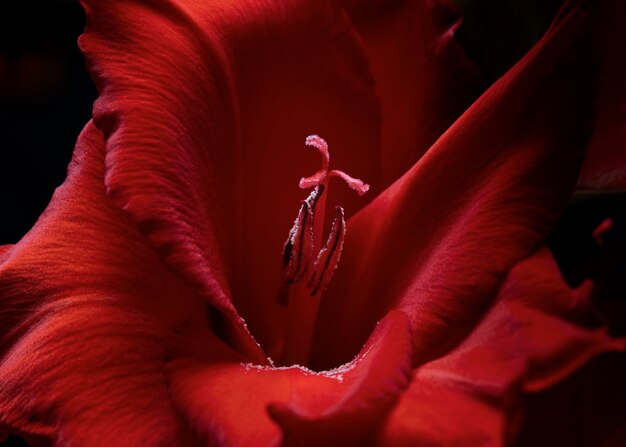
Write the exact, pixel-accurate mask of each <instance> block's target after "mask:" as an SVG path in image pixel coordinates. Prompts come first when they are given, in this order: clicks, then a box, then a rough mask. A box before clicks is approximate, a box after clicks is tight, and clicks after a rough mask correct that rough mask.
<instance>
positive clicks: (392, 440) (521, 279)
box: [382, 250, 626, 446]
mask: <svg viewBox="0 0 626 447" xmlns="http://www.w3.org/2000/svg"><path fill="white" fill-rule="evenodd" d="M590 292H591V289H590V288H589V287H587V286H581V288H579V289H577V290H570V289H569V288H568V286H567V285H566V284H565V282H564V281H563V279H562V278H561V277H560V273H559V270H558V268H557V266H556V264H555V263H554V261H553V259H552V257H551V255H550V253H549V252H548V251H547V250H541V251H539V252H538V253H537V254H535V255H533V256H531V257H530V258H529V259H527V260H525V261H523V262H521V263H520V264H519V265H518V266H516V267H515V268H514V269H513V270H512V271H511V273H510V274H509V276H508V278H507V280H506V281H505V283H504V285H503V287H502V289H501V290H500V293H499V296H498V299H497V301H496V303H495V305H494V306H493V308H492V309H491V310H490V311H489V313H488V314H487V315H486V316H485V318H484V319H483V320H481V322H480V323H479V324H478V326H477V327H476V329H475V330H474V331H473V332H472V334H471V335H470V336H469V337H468V338H467V339H466V340H465V341H463V343H461V344H460V345H459V346H458V347H457V348H456V349H454V350H453V351H452V352H450V353H449V354H448V355H446V356H444V357H442V358H440V359H438V360H435V361H433V362H430V363H427V364H425V365H424V366H422V367H419V368H417V369H416V370H415V371H414V374H413V381H412V383H411V386H410V388H409V390H408V391H407V392H406V393H405V394H404V395H403V397H402V399H401V401H400V403H399V404H398V406H397V407H396V408H395V409H394V412H393V413H392V415H391V416H390V418H389V420H388V422H387V426H386V429H385V431H384V433H383V435H382V444H384V445H407V446H408V445H430V446H448V445H455V446H499V445H501V446H504V445H508V441H510V440H512V439H514V438H515V435H516V433H517V431H518V428H519V424H520V422H521V418H522V417H523V407H524V400H525V399H524V393H534V392H538V391H541V390H544V389H546V388H548V387H550V386H552V385H554V384H555V383H557V382H559V381H561V380H563V379H564V378H565V377H567V376H569V375H571V374H572V373H573V372H574V371H576V370H577V369H578V368H580V367H581V366H582V365H583V364H585V363H586V362H588V361H589V360H590V359H591V358H593V357H594V356H596V355H598V354H600V353H603V352H607V351H615V350H622V351H623V350H624V349H626V339H613V338H611V337H610V336H609V335H608V334H607V332H606V330H605V329H604V328H598V327H595V328H594V327H589V326H583V325H580V324H578V323H577V321H580V319H581V317H583V316H589V313H590V310H591V308H590V296H591V293H590ZM559 411H560V410H559ZM580 423H581V424H584V423H585V421H581V422H580ZM528 445H535V443H530V444H528ZM568 445H569V444H568Z"/></svg>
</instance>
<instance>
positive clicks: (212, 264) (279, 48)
mask: <svg viewBox="0 0 626 447" xmlns="http://www.w3.org/2000/svg"><path fill="white" fill-rule="evenodd" d="M83 4H84V5H85V8H86V10H87V18H88V26H87V29H86V32H85V34H84V35H83V36H82V37H81V40H80V43H81V48H82V49H83V51H84V52H85V54H86V57H87V60H88V61H89V67H90V70H91V72H92V74H93V75H94V76H95V78H96V81H97V84H98V86H99V90H100V97H99V99H98V101H97V102H96V105H95V109H94V119H95V122H96V124H97V126H98V127H99V128H100V129H102V130H103V132H104V134H105V138H106V141H107V146H106V147H107V152H106V164H107V176H106V185H107V192H108V194H109V196H110V197H111V198H112V199H113V200H114V201H115V203H116V204H118V205H119V206H120V207H122V208H123V209H125V210H126V211H128V212H129V213H130V215H131V217H132V218H133V220H134V221H135V222H136V223H137V225H138V226H139V228H140V230H141V231H142V233H143V234H145V235H146V236H147V238H148V239H149V240H150V241H151V243H152V244H153V246H154V247H155V248H156V249H157V251H158V252H159V253H160V255H161V256H162V257H163V258H164V260H165V262H166V264H167V265H168V266H169V268H170V269H171V270H172V271H174V272H176V274H177V275H179V276H181V277H183V278H185V280H187V281H188V282H189V283H191V284H193V285H194V286H195V287H196V288H197V289H198V290H199V291H201V293H202V294H203V295H204V296H205V297H206V298H207V299H208V300H209V301H210V302H211V303H213V304H214V305H215V306H216V307H218V308H219V309H221V310H222V311H223V312H224V313H225V314H226V315H228V316H229V318H231V319H232V320H233V321H235V322H236V323H237V324H238V325H239V326H240V328H241V329H242V331H244V332H245V329H244V325H243V321H242V320H240V319H239V317H238V316H237V314H236V311H235V309H234V306H233V302H234V303H235V305H236V307H237V311H239V313H240V314H241V315H242V316H243V317H244V318H246V320H247V322H248V323H249V326H250V329H251V330H252V332H253V333H254V334H255V336H256V337H257V338H258V339H259V340H260V341H261V342H262V343H263V344H264V345H266V346H270V345H271V343H272V340H273V339H275V338H276V337H277V336H278V335H279V333H278V332H279V331H278V328H280V327H281V326H282V324H281V317H282V308H281V307H280V306H279V304H278V303H277V302H276V295H277V294H278V292H279V290H280V287H281V285H282V282H283V279H284V278H283V273H282V270H281V249H282V245H283V242H284V239H285V237H286V235H287V234H288V231H289V228H290V225H291V223H292V221H293V214H294V213H295V212H296V211H297V209H298V203H299V200H301V199H302V191H301V190H299V188H298V180H299V179H300V177H303V176H306V175H309V174H310V173H311V172H314V171H315V169H316V168H317V166H318V165H319V161H318V160H317V156H316V155H315V154H314V153H311V152H310V151H307V150H306V149H305V148H304V144H303V142H304V138H305V137H306V136H307V135H310V134H312V133H319V134H321V135H323V136H324V137H325V138H327V139H328V140H329V141H331V142H332V146H333V164H334V165H335V166H337V167H341V166H348V165H349V166H350V172H351V173H352V174H353V175H355V176H357V177H359V178H366V179H367V180H368V182H370V183H376V176H377V173H376V170H377V166H378V157H379V140H380V139H379V109H378V102H377V99H376V96H375V94H374V91H373V80H372V78H371V76H370V74H369V69H368V66H367V61H366V59H365V58H364V56H363V53H362V50H361V48H360V46H359V45H358V42H357V40H356V38H355V35H354V33H353V31H352V29H351V24H350V21H349V20H348V18H347V17H346V16H345V14H343V12H342V10H341V9H340V8H338V7H336V6H334V4H333V3H332V2H328V1H318V0H307V1H286V2H274V1H269V0H244V1H237V2H219V1H207V2H189V1H187V2H185V1H177V0H160V1H156V2H151V3H147V2H143V1H138V0H135V1H120V0H113V1H108V2H106V4H105V3H103V2H100V1H92V0H85V1H84V2H83ZM354 153H358V154H359V156H358V157H354V156H353V154H354ZM338 190H340V189H339V188H338ZM333 196H335V199H333V200H338V201H340V202H342V203H343V204H344V205H345V206H346V208H347V209H348V210H354V209H355V207H356V206H357V205H358V202H357V199H355V198H354V197H353V195H351V194H350V193H349V192H348V191H339V192H337V193H333ZM359 200H365V199H359ZM361 203H364V202H361Z"/></svg>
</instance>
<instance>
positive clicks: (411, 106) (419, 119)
mask: <svg viewBox="0 0 626 447" xmlns="http://www.w3.org/2000/svg"><path fill="white" fill-rule="evenodd" d="M344 3H345V4H346V9H347V10H348V13H349V15H350V16H351V18H352V20H353V22H354V24H355V27H356V29H357V31H358V32H359V34H360V36H361V37H362V39H363V41H364V47H365V51H366V54H367V58H368V60H369V63H370V66H371V69H372V73H373V75H374V79H375V80H376V92H377V94H378V97H379V98H380V103H381V110H382V135H381V138H382V151H383V152H382V160H381V161H382V170H383V176H384V185H389V184H390V183H392V182H393V181H395V180H396V179H397V178H398V177H400V176H401V175H402V174H404V173H405V172H406V171H407V170H408V169H409V168H410V167H411V166H412V165H413V164H414V163H415V162H416V161H417V160H418V159H419V158H420V157H421V156H422V155H423V154H424V153H425V152H426V151H427V150H428V148H429V147H430V146H431V145H432V144H433V143H434V142H435V141H436V139H437V138H439V136H441V134H442V133H443V132H444V131H445V130H446V129H447V128H448V127H449V126H450V125H451V124H452V122H453V121H454V120H455V119H456V118H457V117H458V116H459V115H461V113H462V112H463V111H465V109H466V108H467V107H468V106H469V105H470V104H471V102H472V101H473V100H474V99H476V98H477V97H478V95H479V94H480V93H481V91H482V88H481V87H482V78H481V76H480V74H479V72H478V69H477V67H476V66H475V65H474V64H473V63H472V62H471V61H470V60H469V59H468V58H467V57H466V55H465V53H464V51H463V50H462V49H461V47H460V46H459V45H458V44H457V42H456V40H455V33H456V30H457V28H458V27H459V25H460V24H461V18H460V16H459V13H458V11H457V10H456V8H455V7H454V5H453V4H452V2H451V1H450V0H435V1H432V0H413V1H385V2H372V1H362V0H357V1H350V0H346V1H344ZM366 180H367V179H366Z"/></svg>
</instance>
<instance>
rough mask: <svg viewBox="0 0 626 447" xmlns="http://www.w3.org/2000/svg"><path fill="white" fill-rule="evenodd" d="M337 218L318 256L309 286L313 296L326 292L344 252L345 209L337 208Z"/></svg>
mask: <svg viewBox="0 0 626 447" xmlns="http://www.w3.org/2000/svg"><path fill="white" fill-rule="evenodd" d="M335 210H336V216H335V219H334V220H333V225H332V228H331V230H330V234H329V235H328V240H327V241H326V245H324V248H322V249H321V250H320V252H319V254H318V255H317V259H316V260H315V265H314V267H313V275H312V276H311V279H310V280H309V283H308V284H307V286H308V287H309V288H310V289H311V296H314V295H316V294H317V293H318V292H320V291H324V289H325V288H326V286H327V285H328V283H329V282H330V279H331V278H332V276H333V274H334V273H335V270H336V269H337V265H339V259H340V258H341V251H342V250H343V241H344V239H345V237H346V221H345V219H344V212H343V208H342V207H340V206H338V207H336V208H335Z"/></svg>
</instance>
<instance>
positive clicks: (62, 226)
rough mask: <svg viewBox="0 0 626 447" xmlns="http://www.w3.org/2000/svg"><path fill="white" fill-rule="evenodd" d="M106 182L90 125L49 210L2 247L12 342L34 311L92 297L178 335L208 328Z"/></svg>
mask: <svg viewBox="0 0 626 447" xmlns="http://www.w3.org/2000/svg"><path fill="white" fill-rule="evenodd" d="M103 176H104V143H103V140H102V134H101V133H100V132H99V131H98V130H97V129H96V128H95V127H94V125H93V123H89V124H87V126H86V127H85V129H84V131H83V132H82V134H81V136H80V137H79V139H78V142H77V145H76V150H75V153H74V158H73V160H72V163H71V165H70V167H69V170H68V177H67V179H66V181H65V183H64V184H63V185H62V186H61V187H60V188H58V189H57V191H56V192H55V194H54V196H53V197H52V200H51V202H50V205H49V206H48V208H47V209H46V211H45V212H44V213H43V215H42V216H41V217H40V219H39V220H38V222H37V223H36V224H35V226H34V227H33V228H32V230H31V231H30V232H29V233H28V234H27V235H26V236H25V237H24V238H23V239H22V240H21V241H19V242H18V243H17V244H15V245H14V246H7V248H4V249H0V261H2V262H1V263H0V297H1V300H2V305H0V327H2V328H3V331H4V334H5V335H9V334H10V336H11V339H13V337H17V336H19V335H20V334H21V333H23V331H24V330H28V328H24V327H21V328H20V326H19V325H20V324H21V322H22V321H23V320H24V319H25V318H27V317H28V315H29V314H30V313H31V312H32V311H33V309H34V308H35V309H36V308H37V307H38V306H40V305H42V304H44V303H49V302H52V301H54V300H56V299H59V298H65V297H68V296H79V295H84V294H93V293H96V294H102V295H106V296H109V297H116V298H123V299H124V300H125V302H126V303H127V304H129V305H131V306H134V307H136V308H138V309H141V310H142V311H144V312H147V313H150V314H152V315H155V316H157V317H158V318H159V319H160V320H161V321H162V322H163V323H164V324H165V325H167V326H169V327H171V328H174V329H176V330H178V331H185V332H189V331H191V332H198V333H202V332H204V331H207V330H208V319H207V315H208V311H207V305H206V302H205V301H203V300H202V299H200V298H199V297H198V296H197V295H196V294H195V293H194V292H193V291H192V290H191V289H190V288H189V287H187V286H186V285H185V284H184V283H183V282H181V281H179V280H177V279H176V278H174V277H173V276H172V275H171V274H169V273H168V272H167V271H166V270H165V269H164V267H163V266H162V264H161V262H160V260H159V259H158V257H157V256H156V255H155V253H154V252H153V251H152V249H151V248H150V247H149V246H148V245H147V244H146V243H145V241H144V240H143V238H142V237H141V234H140V233H139V232H138V231H137V230H136V229H135V228H134V226H133V225H132V223H131V222H130V220H129V219H128V218H127V216H126V215H125V214H124V213H123V212H121V211H120V210H119V209H118V208H117V207H115V206H114V205H112V204H111V203H110V201H109V200H108V199H107V197H106V195H105V191H104V183H103ZM4 343H9V339H8V338H5V339H4V340H3V342H2V343H0V348H2V347H3V346H5V345H4Z"/></svg>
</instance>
